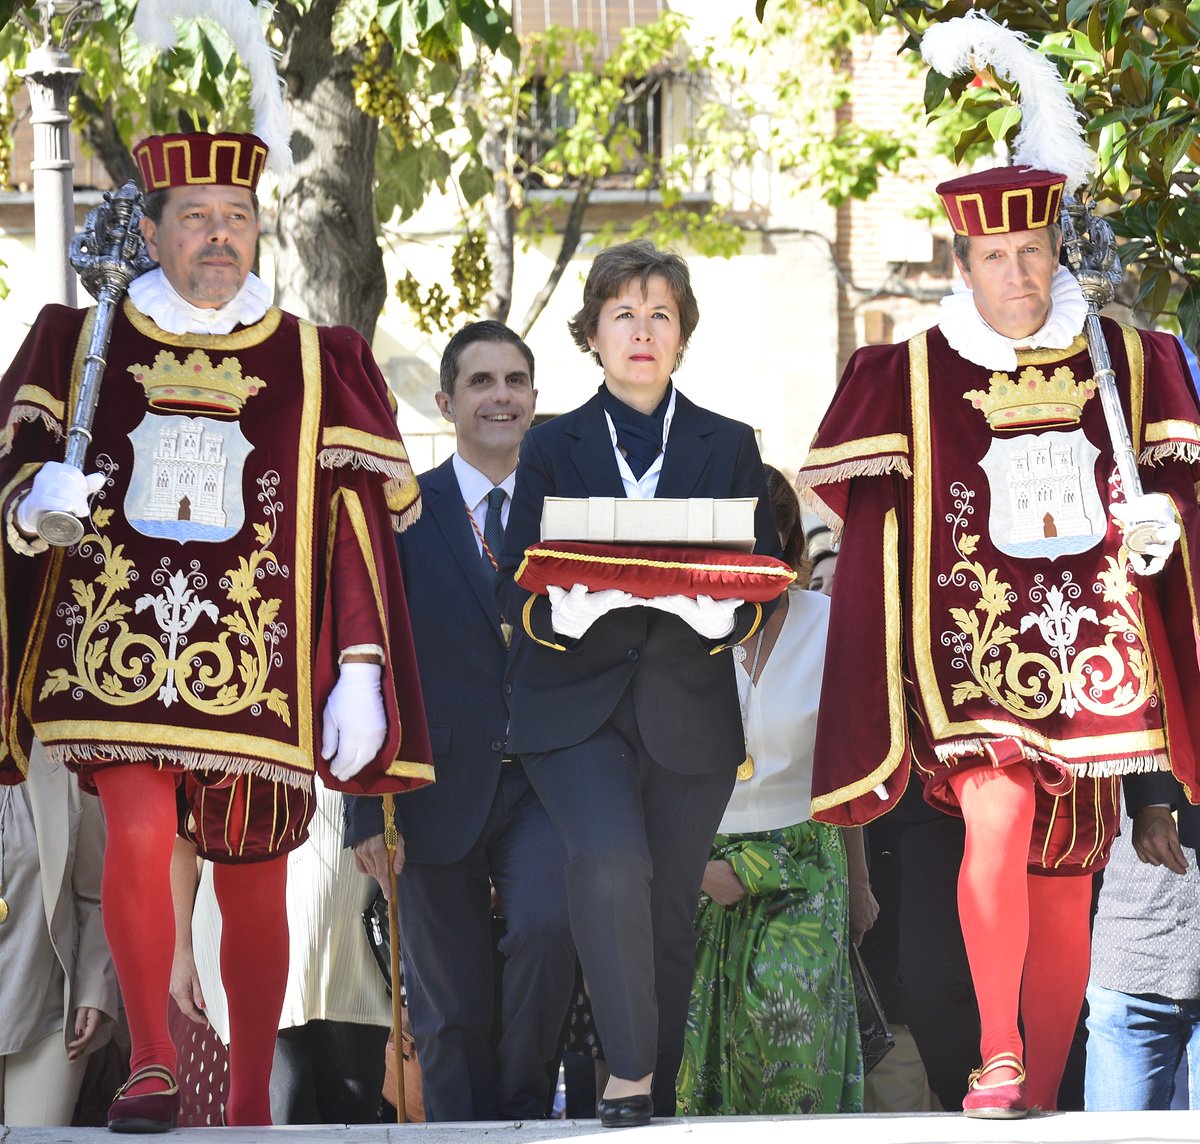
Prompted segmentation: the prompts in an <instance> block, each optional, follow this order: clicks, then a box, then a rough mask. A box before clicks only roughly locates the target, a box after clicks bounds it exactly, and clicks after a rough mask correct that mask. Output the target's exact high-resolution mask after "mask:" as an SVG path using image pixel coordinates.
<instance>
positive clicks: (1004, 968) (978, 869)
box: [950, 765, 1091, 1110]
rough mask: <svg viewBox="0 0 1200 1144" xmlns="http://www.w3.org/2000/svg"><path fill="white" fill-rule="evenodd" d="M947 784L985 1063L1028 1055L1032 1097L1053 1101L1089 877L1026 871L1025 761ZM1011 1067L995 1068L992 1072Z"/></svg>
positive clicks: (1067, 1041)
mask: <svg viewBox="0 0 1200 1144" xmlns="http://www.w3.org/2000/svg"><path fill="white" fill-rule="evenodd" d="M950 785H951V788H952V789H953V791H954V794H955V796H956V797H957V798H958V802H959V806H960V807H961V808H962V812H963V819H964V820H965V822H966V827H967V840H966V848H965V850H964V853H963V862H962V869H961V872H960V873H959V879H958V911H959V917H960V919H961V922H962V931H963V940H964V942H965V944H966V947H967V958H968V960H969V962H970V964H971V977H972V980H973V981H974V983H975V994H976V997H977V999H978V1002H979V1020H980V1026H981V1039H980V1053H981V1057H982V1059H983V1061H984V1062H985V1063H986V1062H987V1061H989V1060H990V1059H991V1058H993V1057H994V1056H996V1055H997V1054H998V1053H1014V1054H1016V1056H1017V1057H1019V1058H1021V1059H1022V1060H1024V1061H1025V1066H1026V1069H1027V1072H1028V1084H1027V1087H1026V1098H1027V1100H1028V1101H1029V1103H1030V1105H1031V1106H1034V1105H1036V1106H1037V1107H1040V1108H1043V1109H1047V1110H1050V1109H1054V1108H1057V1107H1058V1085H1059V1082H1060V1081H1061V1079H1062V1073H1063V1068H1064V1067H1065V1065H1066V1060H1067V1051H1068V1049H1069V1048H1070V1045H1071V1037H1072V1035H1073V1033H1074V1031H1075V1025H1076V1022H1077V1020H1078V1018H1079V1011H1080V1008H1081V1006H1082V1004H1083V994H1084V990H1085V989H1086V987H1087V977H1088V959H1089V953H1090V948H1091V938H1090V935H1089V932H1088V911H1089V908H1090V905H1091V879H1090V878H1086V877H1045V876H1039V875H1030V874H1029V873H1028V872H1027V862H1028V854H1029V840H1030V836H1031V834H1032V830H1033V812H1034V779H1033V773H1032V771H1031V770H1030V769H1029V768H1028V767H1026V766H1022V765H1014V766H1008V767H1004V768H1001V769H992V768H973V769H971V770H968V771H963V772H954V773H953V774H952V775H951V776H950ZM1018 1008H1019V1010H1020V1014H1021V1018H1022V1020H1023V1022H1024V1026H1025V1036H1026V1040H1027V1041H1028V1045H1029V1048H1028V1052H1027V1053H1026V1052H1023V1047H1022V1043H1021V1034H1020V1032H1019V1030H1018V1027H1017V1014H1018ZM1005 1075H1006V1074H1005V1072H1004V1071H1003V1070H1000V1069H997V1070H995V1071H993V1072H991V1073H989V1074H988V1076H987V1077H986V1078H985V1080H986V1082H987V1083H994V1082H997V1081H1002V1080H1004V1079H1005ZM1008 1075H1010V1076H1011V1075H1015V1074H1013V1073H1012V1072H1011V1071H1010V1072H1009V1073H1008Z"/></svg>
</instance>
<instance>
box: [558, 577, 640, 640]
mask: <svg viewBox="0 0 1200 1144" xmlns="http://www.w3.org/2000/svg"><path fill="white" fill-rule="evenodd" d="M546 591H547V594H548V595H549V597H550V624H551V626H552V627H553V628H554V630H555V631H556V632H558V634H559V635H560V636H567V637H568V638H570V639H573V640H577V639H579V638H580V637H581V636H582V635H583V634H584V633H585V632H586V631H587V630H588V628H590V627H591V626H592V624H594V623H595V622H596V621H597V620H598V619H599V618H600V617H601V616H603V615H604V614H605V613H606V612H611V611H612V610H613V609H614V608H632V607H635V606H636V605H638V604H644V603H645V602H646V601H645V600H642V599H639V598H638V597H637V596H631V595H630V594H629V593H628V592H622V591H620V590H619V589H617V588H605V589H604V590H603V591H601V592H589V591H588V590H587V586H586V585H584V584H576V585H575V586H574V587H572V588H571V590H570V591H569V592H568V591H567V590H566V589H565V588H560V587H558V586H557V585H556V584H551V585H550V586H549V587H548V588H547V589H546Z"/></svg>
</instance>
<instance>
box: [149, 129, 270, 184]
mask: <svg viewBox="0 0 1200 1144" xmlns="http://www.w3.org/2000/svg"><path fill="white" fill-rule="evenodd" d="M133 157H134V160H135V161H136V162H137V165H138V170H139V171H140V172H141V175H142V187H143V189H144V190H145V191H146V193H147V194H149V193H150V192H151V191H166V190H170V189H171V188H172V187H196V186H217V187H245V188H246V189H247V190H250V191H253V190H255V188H257V186H258V180H259V177H260V176H261V175H262V173H263V168H264V167H265V166H266V163H267V145H266V144H265V143H264V142H263V141H262V140H261V139H260V138H259V137H258V136H257V135H241V134H235V133H233V132H225V133H224V134H221V135H208V134H205V133H204V132H195V133H192V134H188V135H151V136H150V137H149V138H148V139H143V140H142V141H141V142H140V143H139V144H138V145H137V146H136V147H134V149H133Z"/></svg>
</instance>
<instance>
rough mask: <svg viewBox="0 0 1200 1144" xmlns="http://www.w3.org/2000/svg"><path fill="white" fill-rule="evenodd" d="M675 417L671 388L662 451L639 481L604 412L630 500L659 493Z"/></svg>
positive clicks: (622, 481)
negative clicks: (668, 439)
mask: <svg viewBox="0 0 1200 1144" xmlns="http://www.w3.org/2000/svg"><path fill="white" fill-rule="evenodd" d="M674 416H675V387H674V386H671V399H670V401H668V402H667V412H666V415H665V416H664V417H663V441H662V451H661V452H660V453H659V454H658V456H657V457H655V458H654V460H653V461H651V462H650V467H649V468H648V469H647V470H646V471H645V472H644V473H643V474H642V475H641V478H640V479H639V478H638V477H635V476H634V475H633V470H632V469H631V468H630V467H629V462H628V461H627V460H626V459H625V454H624V453H622V452H621V449H620V446H619V445H618V444H617V427H616V426H615V425H614V424H613V419H612V418H611V417H610V416H609V415H608V410H607V409H606V410H605V411H604V420H605V421H607V422H608V432H609V435H610V436H611V437H612V446H613V452H614V453H615V454H616V456H617V469H618V471H619V472H620V474H621V483H622V484H623V485H624V486H625V495H626V496H627V497H629V499H630V500H648V499H649V498H650V497H652V496H654V494H655V493H656V492H658V476H659V474H660V473H661V472H662V467H663V458H664V457H665V456H666V455H667V437H668V435H669V434H670V432H671V418H672V417H674ZM505 503H507V502H505Z"/></svg>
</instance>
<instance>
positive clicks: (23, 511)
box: [13, 461, 105, 536]
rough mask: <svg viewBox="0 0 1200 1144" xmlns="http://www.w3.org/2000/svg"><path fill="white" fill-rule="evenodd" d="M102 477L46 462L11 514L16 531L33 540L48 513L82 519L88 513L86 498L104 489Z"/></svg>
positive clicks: (71, 466)
mask: <svg viewBox="0 0 1200 1144" xmlns="http://www.w3.org/2000/svg"><path fill="white" fill-rule="evenodd" d="M104 480H105V477H104V474H103V473H88V474H87V475H86V476H85V475H84V473H83V471H82V470H81V469H77V468H75V466H74V465H64V464H63V463H62V462H61V461H47V462H46V463H45V464H44V465H43V466H42V467H41V468H40V469H38V471H37V475H36V476H35V477H34V478H33V484H32V486H31V487H30V489H29V493H28V495H26V496H25V497H23V498H22V499H21V502H20V503H19V504H18V505H17V508H16V512H15V513H14V514H13V515H14V517H15V519H16V524H17V527H18V528H19V529H20V530H21V531H22V532H23V533H25V534H26V535H27V536H36V535H37V530H38V523H39V522H40V521H41V519H42V517H43V516H45V515H46V513H48V512H69V513H70V514H71V515H72V516H77V517H79V518H80V519H86V518H87V516H88V515H89V514H90V512H91V508H90V507H89V506H88V497H90V496H93V495H94V494H95V493H98V492H99V491H100V490H101V489H102V488H104Z"/></svg>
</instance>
